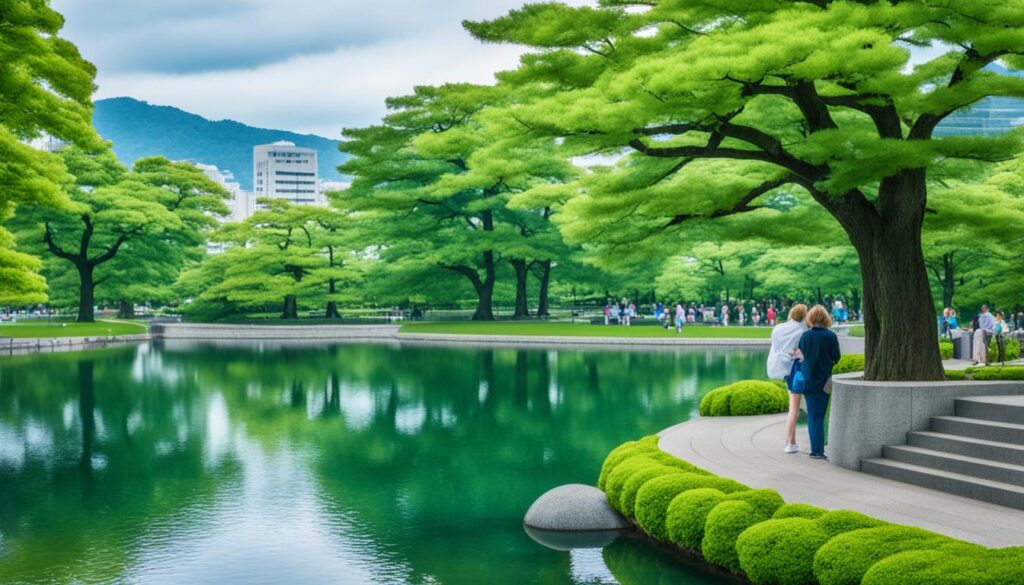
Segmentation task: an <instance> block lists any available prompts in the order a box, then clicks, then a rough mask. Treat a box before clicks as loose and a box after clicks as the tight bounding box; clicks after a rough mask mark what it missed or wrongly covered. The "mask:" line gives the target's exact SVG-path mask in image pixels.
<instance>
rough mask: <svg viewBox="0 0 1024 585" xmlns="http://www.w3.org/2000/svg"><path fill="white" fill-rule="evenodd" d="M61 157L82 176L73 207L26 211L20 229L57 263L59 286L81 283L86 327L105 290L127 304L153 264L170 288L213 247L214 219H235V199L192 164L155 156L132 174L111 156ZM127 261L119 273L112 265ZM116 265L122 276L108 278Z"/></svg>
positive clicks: (73, 185) (72, 192)
mask: <svg viewBox="0 0 1024 585" xmlns="http://www.w3.org/2000/svg"><path fill="white" fill-rule="evenodd" d="M61 154H62V157H63V160H64V162H65V164H66V166H67V168H68V170H69V171H70V172H71V173H72V175H73V176H74V180H73V181H68V182H67V183H66V184H65V185H64V192H65V194H66V195H67V197H68V198H69V199H70V201H71V207H70V208H69V209H67V210H62V209H55V208H51V207H44V206H41V205H32V206H24V207H23V208H22V209H23V213H19V218H18V222H17V223H18V225H19V226H21V228H20V229H19V238H20V240H21V241H22V242H24V244H25V246H26V247H29V248H31V249H33V250H36V251H38V252H39V253H40V255H46V256H48V257H49V259H50V262H49V263H48V264H49V270H48V272H50V273H51V274H54V275H55V276H56V278H55V279H54V280H55V281H57V282H61V283H62V284H64V283H69V281H70V280H71V279H70V278H68V277H63V278H62V277H61V276H60V274H61V273H66V272H73V273H74V274H75V275H76V276H77V287H76V288H77V291H78V295H77V296H78V299H77V300H78V303H77V304H78V319H77V320H78V321H79V322H92V321H93V311H94V306H95V302H96V299H97V294H96V289H97V287H99V286H100V285H101V284H103V285H109V286H110V287H111V289H112V290H111V295H110V296H111V297H113V298H122V299H123V298H125V297H126V295H128V294H129V290H130V287H138V286H144V281H142V280H141V279H142V278H143V277H152V274H150V273H149V272H147V270H146V268H145V265H147V264H148V265H149V268H152V267H158V268H159V270H158V271H157V273H158V275H159V277H160V278H159V279H158V280H157V282H160V281H161V280H163V281H166V279H165V278H163V275H164V273H165V272H172V273H174V274H176V273H177V271H178V270H180V269H181V267H182V264H183V263H184V259H185V257H186V255H187V249H188V248H190V247H191V248H198V247H200V246H202V245H203V243H204V242H205V239H204V236H203V231H205V230H206V229H207V228H209V227H210V226H211V225H215V223H216V220H215V219H214V218H213V217H212V215H214V214H218V215H226V214H227V211H228V210H227V207H226V206H225V205H224V202H223V199H224V198H226V197H227V196H228V194H227V192H226V191H224V190H223V189H222V188H221V187H220V186H218V185H217V184H216V183H214V182H213V181H210V180H209V179H208V178H206V176H205V175H203V173H202V172H201V171H200V170H199V169H197V168H195V167H194V166H192V165H191V164H188V163H175V162H171V161H168V160H167V159H164V158H159V157H154V158H147V159H141V160H139V161H138V162H136V163H135V166H134V168H133V170H132V171H128V170H126V169H125V168H124V167H123V166H122V165H121V164H120V163H119V162H117V159H116V158H115V157H114V155H113V153H112V152H111V151H109V150H103V151H100V152H99V153H98V154H93V153H89V152H86V151H83V150H80V149H77V148H67V149H65V150H63V151H62V153H61ZM119 256H120V257H121V262H120V266H117V265H115V264H113V263H112V261H114V260H115V259H116V258H118V257H119ZM108 263H110V264H109V265H110V266H112V267H114V270H111V271H109V272H106V273H104V272H103V270H104V269H105V268H106V267H107V266H108ZM126 266H127V268H126ZM126 274H127V277H126V276H125V275H126ZM136 279H140V280H138V283H136Z"/></svg>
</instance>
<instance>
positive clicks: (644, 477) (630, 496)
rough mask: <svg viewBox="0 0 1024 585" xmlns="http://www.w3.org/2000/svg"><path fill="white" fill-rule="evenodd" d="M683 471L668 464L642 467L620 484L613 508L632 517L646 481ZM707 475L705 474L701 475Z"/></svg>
mask: <svg viewBox="0 0 1024 585" xmlns="http://www.w3.org/2000/svg"><path fill="white" fill-rule="evenodd" d="M682 473H683V472H682V471H680V470H678V469H676V468H674V467H669V466H668V465H662V464H660V463H659V464H657V465H650V466H647V467H644V468H642V469H640V470H639V471H637V472H636V473H634V474H633V475H632V476H630V478H629V479H627V480H626V483H624V484H623V485H622V491H621V492H619V502H618V506H616V507H615V508H616V509H617V510H618V511H619V512H622V513H623V514H624V515H626V516H628V517H630V518H632V517H633V515H634V514H635V506H636V496H637V493H638V492H639V491H640V488H641V487H642V486H643V485H644V484H646V483H647V482H648V481H651V480H653V479H656V478H659V477H663V476H665V475H669V474H677V475H678V474H682ZM701 477H707V476H701Z"/></svg>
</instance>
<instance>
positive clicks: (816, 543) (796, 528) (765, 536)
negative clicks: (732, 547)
mask: <svg viewBox="0 0 1024 585" xmlns="http://www.w3.org/2000/svg"><path fill="white" fill-rule="evenodd" d="M705 538H706V537H705ZM828 539H829V535H828V533H826V532H825V531H824V530H822V529H821V527H819V526H818V524H817V523H816V522H815V521H813V520H809V519H807V518H784V519H781V520H768V521H766V522H761V523H759V524H755V525H753V526H751V527H750V528H748V529H747V530H746V531H744V532H743V533H742V534H741V535H740V536H739V538H738V539H737V541H736V551H737V552H738V553H739V562H740V567H742V569H743V571H744V572H745V573H746V574H747V577H748V578H749V579H750V581H751V582H752V583H754V585H769V584H771V585H810V584H811V583H814V571H813V567H814V555H815V553H816V552H818V549H819V548H821V546H822V545H824V544H825V543H826V542H827V541H828Z"/></svg>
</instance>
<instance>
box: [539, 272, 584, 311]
mask: <svg viewBox="0 0 1024 585" xmlns="http://www.w3.org/2000/svg"><path fill="white" fill-rule="evenodd" d="M550 285H551V260H544V261H543V262H541V263H540V292H539V296H540V298H539V299H538V301H537V317H549V316H551V311H550V310H548V289H549V286H550ZM575 309H576V307H573V310H575Z"/></svg>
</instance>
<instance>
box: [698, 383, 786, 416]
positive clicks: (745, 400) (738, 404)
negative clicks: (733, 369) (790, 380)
mask: <svg viewBox="0 0 1024 585" xmlns="http://www.w3.org/2000/svg"><path fill="white" fill-rule="evenodd" d="M787 408H789V395H788V394H787V392H786V391H785V390H783V389H782V388H780V387H779V386H778V385H776V384H774V383H772V382H763V381H760V380H744V381H741V382H736V383H734V384H729V385H728V386H722V387H721V388H715V389H714V390H712V391H711V392H708V393H707V394H705V395H704V398H702V399H701V401H700V414H701V416H749V415H758V414H773V413H776V412H785V411H786V409H787Z"/></svg>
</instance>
